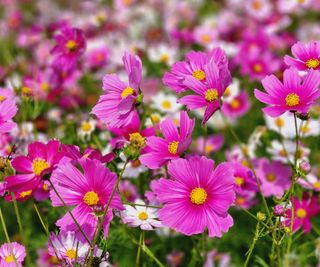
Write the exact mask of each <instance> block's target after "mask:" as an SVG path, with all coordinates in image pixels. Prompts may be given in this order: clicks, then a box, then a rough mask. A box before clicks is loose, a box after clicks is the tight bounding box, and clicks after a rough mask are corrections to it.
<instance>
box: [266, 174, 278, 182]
mask: <svg viewBox="0 0 320 267" xmlns="http://www.w3.org/2000/svg"><path fill="white" fill-rule="evenodd" d="M266 179H267V181H268V182H274V181H275V180H276V176H275V175H274V174H273V173H268V174H267V177H266Z"/></svg>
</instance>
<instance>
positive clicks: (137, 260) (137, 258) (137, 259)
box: [136, 231, 143, 267]
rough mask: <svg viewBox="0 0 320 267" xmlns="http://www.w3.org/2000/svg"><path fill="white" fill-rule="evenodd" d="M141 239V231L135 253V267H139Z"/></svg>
mask: <svg viewBox="0 0 320 267" xmlns="http://www.w3.org/2000/svg"><path fill="white" fill-rule="evenodd" d="M142 239H143V231H141V232H140V238H139V245H138V252H137V257H136V267H139V266H140V255H141V248H142Z"/></svg>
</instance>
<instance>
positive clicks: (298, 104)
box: [254, 68, 320, 117]
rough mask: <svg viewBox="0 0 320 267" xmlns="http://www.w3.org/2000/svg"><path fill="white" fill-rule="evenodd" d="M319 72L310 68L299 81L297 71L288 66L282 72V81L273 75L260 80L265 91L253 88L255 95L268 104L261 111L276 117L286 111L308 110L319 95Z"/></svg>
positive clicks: (302, 111)
mask: <svg viewBox="0 0 320 267" xmlns="http://www.w3.org/2000/svg"><path fill="white" fill-rule="evenodd" d="M319 83H320V72H319V71H316V70H310V71H309V73H308V74H307V76H306V77H305V78H304V80H303V82H302V83H301V78H300V76H299V74H298V71H297V70H296V69H294V68H290V69H287V70H285V71H284V73H283V83H281V82H280V81H279V80H278V79H277V78H276V77H275V76H274V75H270V76H267V77H266V78H264V79H263V80H262V85H263V87H264V89H265V90H266V92H267V93H263V92H261V91H259V90H257V89H255V90H254V95H255V97H256V98H257V99H258V100H260V101H261V102H263V103H266V104H268V105H270V106H268V107H266V108H263V109H262V110H263V112H264V113H266V114H267V115H269V116H271V117H278V116H280V115H281V114H283V113H285V112H286V111H298V112H301V113H304V112H308V109H309V108H310V106H311V105H312V104H313V102H314V101H315V100H316V99H317V98H318V97H319V96H320V90H319V89H318V86H319Z"/></svg>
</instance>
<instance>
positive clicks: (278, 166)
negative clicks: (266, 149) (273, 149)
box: [257, 159, 292, 197]
mask: <svg viewBox="0 0 320 267" xmlns="http://www.w3.org/2000/svg"><path fill="white" fill-rule="evenodd" d="M258 164H259V167H258V168H257V175H258V177H259V179H260V181H261V190H262V193H263V195H264V196H266V197H269V196H276V197H281V196H282V195H283V193H284V192H285V190H287V189H289V187H290V185H291V180H290V177H291V175H292V171H291V168H290V167H289V166H286V165H284V164H283V163H281V162H279V161H272V162H269V161H268V160H267V159H261V160H260V161H259V163H258Z"/></svg>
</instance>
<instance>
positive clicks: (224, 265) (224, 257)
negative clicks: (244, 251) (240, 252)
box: [203, 249, 231, 267]
mask: <svg viewBox="0 0 320 267" xmlns="http://www.w3.org/2000/svg"><path fill="white" fill-rule="evenodd" d="M230 265H231V257H230V255H228V254H226V253H220V252H218V251H217V250H216V249H213V250H211V251H209V252H208V254H207V259H206V262H205V263H204V266H203V267H229V266H230Z"/></svg>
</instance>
